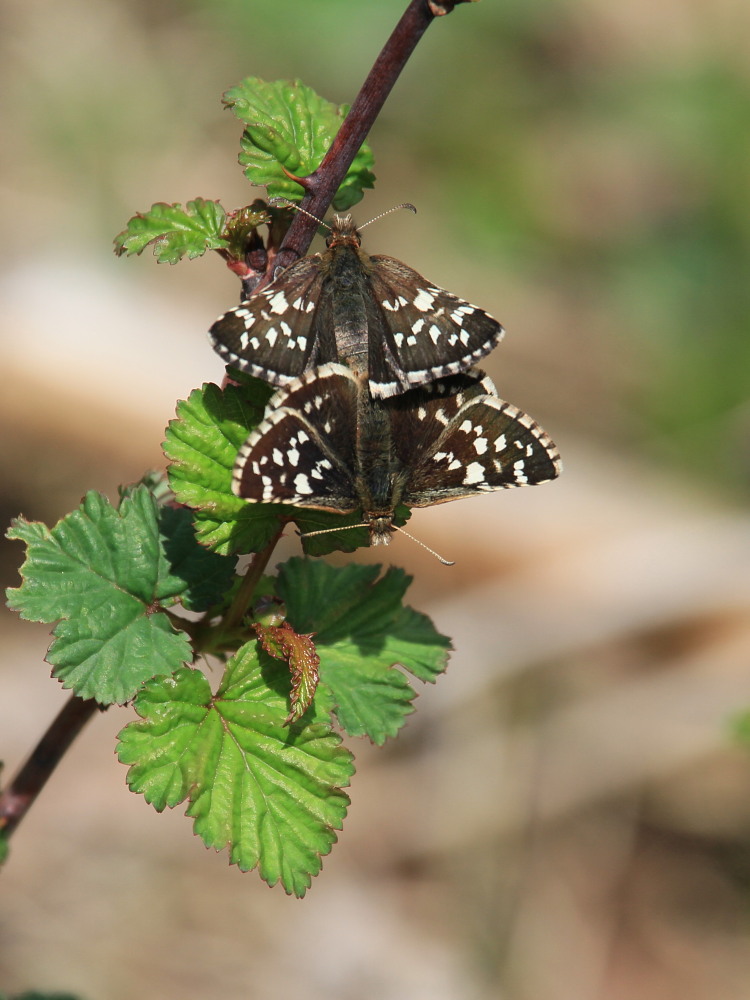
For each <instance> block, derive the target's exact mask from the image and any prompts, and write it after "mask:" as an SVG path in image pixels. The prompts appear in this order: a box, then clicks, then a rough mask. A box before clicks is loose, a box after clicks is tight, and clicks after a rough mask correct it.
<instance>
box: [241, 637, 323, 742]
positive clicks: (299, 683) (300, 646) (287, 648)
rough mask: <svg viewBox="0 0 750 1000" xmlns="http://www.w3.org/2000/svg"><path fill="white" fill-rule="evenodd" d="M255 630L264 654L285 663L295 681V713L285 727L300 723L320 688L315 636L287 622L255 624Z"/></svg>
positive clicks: (292, 692)
mask: <svg viewBox="0 0 750 1000" xmlns="http://www.w3.org/2000/svg"><path fill="white" fill-rule="evenodd" d="M253 629H254V630H255V634H256V635H257V636H258V641H259V642H260V644H261V646H262V647H263V649H264V651H265V652H266V653H267V654H268V655H269V656H272V657H274V659H277V660H284V662H285V663H286V664H287V665H288V667H289V672H290V674H291V679H292V690H291V697H290V700H291V704H292V707H291V711H290V712H289V715H288V716H287V717H286V719H284V724H285V725H287V726H288V725H289V724H290V723H292V722H297V721H299V719H301V718H302V716H303V715H304V714H305V712H306V711H307V710H308V708H309V707H310V705H311V704H312V700H313V698H314V697H315V691H316V689H317V687H318V680H319V674H318V667H319V665H320V657H319V656H318V654H317V653H316V651H315V643H314V642H313V635H312V633H310V634H309V635H300V634H299V633H297V632H295V631H294V629H293V628H292V626H291V625H290V624H289V622H287V621H282V622H280V623H277V622H273V623H268V624H266V623H263V622H259V621H258V622H254V623H253Z"/></svg>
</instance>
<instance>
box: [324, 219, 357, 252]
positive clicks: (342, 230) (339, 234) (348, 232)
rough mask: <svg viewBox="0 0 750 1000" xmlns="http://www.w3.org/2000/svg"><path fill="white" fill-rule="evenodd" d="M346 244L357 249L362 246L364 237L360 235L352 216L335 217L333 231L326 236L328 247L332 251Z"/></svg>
mask: <svg viewBox="0 0 750 1000" xmlns="http://www.w3.org/2000/svg"><path fill="white" fill-rule="evenodd" d="M345 244H348V245H349V246H355V247H358V246H361V244H362V237H361V236H360V235H359V230H358V229H357V227H356V226H355V224H354V219H353V218H352V216H351V215H349V214H347V215H334V217H333V225H332V226H331V231H330V233H329V234H328V236H326V246H327V247H328V248H329V249H330V248H331V247H335V246H343V245H345Z"/></svg>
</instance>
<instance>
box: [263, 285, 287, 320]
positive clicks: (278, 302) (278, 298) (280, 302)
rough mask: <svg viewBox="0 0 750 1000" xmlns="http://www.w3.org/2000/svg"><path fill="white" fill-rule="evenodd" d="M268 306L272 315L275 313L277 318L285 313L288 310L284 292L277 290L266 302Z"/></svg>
mask: <svg viewBox="0 0 750 1000" xmlns="http://www.w3.org/2000/svg"><path fill="white" fill-rule="evenodd" d="M268 306H269V308H270V310H271V312H272V313H277V314H278V315H279V316H281V315H282V314H283V313H285V312H286V311H287V309H288V308H289V303H288V302H287V300H286V295H284V292H283V291H281V290H279V291H278V292H276V293H275V294H274V295H272V296H271V297H270V298H269V300H268Z"/></svg>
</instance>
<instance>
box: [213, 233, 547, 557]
mask: <svg viewBox="0 0 750 1000" xmlns="http://www.w3.org/2000/svg"><path fill="white" fill-rule="evenodd" d="M326 242H327V246H328V250H327V252H326V253H325V254H322V255H312V256H309V257H305V258H303V259H302V260H300V261H298V262H297V263H296V264H293V265H292V266H291V267H289V268H288V269H287V270H286V271H284V272H283V273H282V274H281V276H280V277H279V278H278V279H277V280H276V281H274V282H273V283H272V284H271V285H270V286H269V287H268V288H267V289H265V290H264V291H262V292H260V293H259V294H258V295H256V296H253V297H252V298H251V299H249V300H248V301H246V302H243V303H242V304H241V305H240V306H238V307H237V308H235V309H232V310H230V311H229V312H228V313H226V314H225V315H224V316H222V317H220V318H219V319H218V320H217V321H216V322H215V323H214V325H213V326H212V327H211V331H210V337H211V339H212V342H213V345H214V347H215V348H216V350H217V351H218V353H219V354H220V355H221V356H222V357H223V358H224V360H225V361H227V362H228V363H230V364H232V365H235V366H236V367H238V368H241V369H243V370H245V371H248V372H250V373H251V374H253V375H255V376H258V377H260V378H264V379H266V380H267V381H269V382H271V383H272V384H274V385H277V386H282V387H283V388H282V389H281V390H280V391H279V392H277V393H276V395H275V396H274V397H273V398H272V400H271V401H270V403H269V405H268V407H267V409H266V416H265V418H264V420H263V421H262V422H261V424H260V425H259V426H258V428H257V429H256V430H255V431H253V433H252V434H251V435H250V436H249V438H248V439H247V441H246V443H245V445H244V446H243V448H242V449H241V451H240V454H239V456H238V458H237V462H236V464H235V470H234V478H233V489H234V492H235V493H236V494H237V496H239V497H242V498H243V499H246V500H249V501H253V502H264V503H281V504H291V505H294V506H300V507H308V508H316V509H320V510H328V511H334V512H338V513H350V512H352V511H354V510H358V509H360V510H362V513H363V524H365V525H366V526H367V527H368V528H369V530H370V541H371V544H378V543H387V542H388V541H389V540H390V533H391V532H392V531H393V530H395V526H394V525H393V518H394V512H395V509H396V507H397V506H398V505H399V504H401V503H403V504H405V505H406V506H409V507H411V506H414V507H423V506H429V505H432V504H437V503H445V502H447V501H449V500H456V499H459V498H460V497H465V496H472V495H476V494H477V493H482V492H487V491H490V490H496V489H505V488H508V487H513V486H521V485H533V484H538V483H543V482H547V481H549V480H550V479H554V478H555V477H556V476H557V475H559V472H560V459H559V455H558V453H557V450H556V449H555V446H554V444H553V443H552V441H551V440H550V438H549V437H548V435H547V434H546V433H545V432H544V431H543V430H542V429H541V428H540V427H539V426H538V425H537V424H536V423H535V422H534V421H533V420H532V418H531V417H529V416H528V415H527V414H525V413H523V412H522V411H521V410H518V409H517V408H516V407H514V406H512V405H511V404H510V403H505V402H503V401H502V400H500V399H499V398H498V397H497V394H496V392H495V389H494V386H493V385H492V383H491V381H490V380H489V379H487V378H486V377H484V376H483V374H482V373H481V372H476V371H474V372H471V371H468V372H467V369H470V368H471V366H472V365H473V364H474V363H475V362H476V361H477V360H478V359H479V358H481V357H483V356H484V355H485V354H487V353H488V352H489V351H490V350H491V349H492V347H494V345H495V344H496V343H497V342H498V341H499V340H500V338H501V337H502V334H503V328H502V326H501V325H500V324H499V323H498V322H497V321H496V320H494V319H493V318H492V317H491V316H489V315H488V314H487V313H486V312H484V310H482V309H479V308H477V307H476V306H473V305H471V304H469V303H468V302H464V301H463V300H462V299H459V298H457V297H456V296H454V295H452V294H450V293H449V292H446V291H444V290H443V289H441V288H437V287H435V286H433V285H430V284H429V283H428V282H427V281H426V280H425V279H424V278H422V277H421V275H419V274H417V272H416V271H413V270H412V269H411V268H409V267H407V266H406V265H405V264H402V263H401V262H400V261H397V260H394V259H393V258H391V257H384V256H369V255H368V254H366V253H364V252H363V251H362V250H361V249H360V243H361V239H360V236H359V233H358V231H357V229H356V228H355V226H354V223H353V222H352V219H351V216H344V217H341V216H336V217H335V221H334V226H333V228H332V229H331V233H330V235H329V237H328V239H327V241H326ZM339 362H343V364H340V363H339Z"/></svg>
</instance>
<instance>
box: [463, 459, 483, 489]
mask: <svg viewBox="0 0 750 1000" xmlns="http://www.w3.org/2000/svg"><path fill="white" fill-rule="evenodd" d="M483 482H484V466H483V465H481V464H480V463H479V462H471V463H469V465H467V466H466V475H465V476H464V484H465V485H466V486H476V484H477V483H483Z"/></svg>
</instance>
